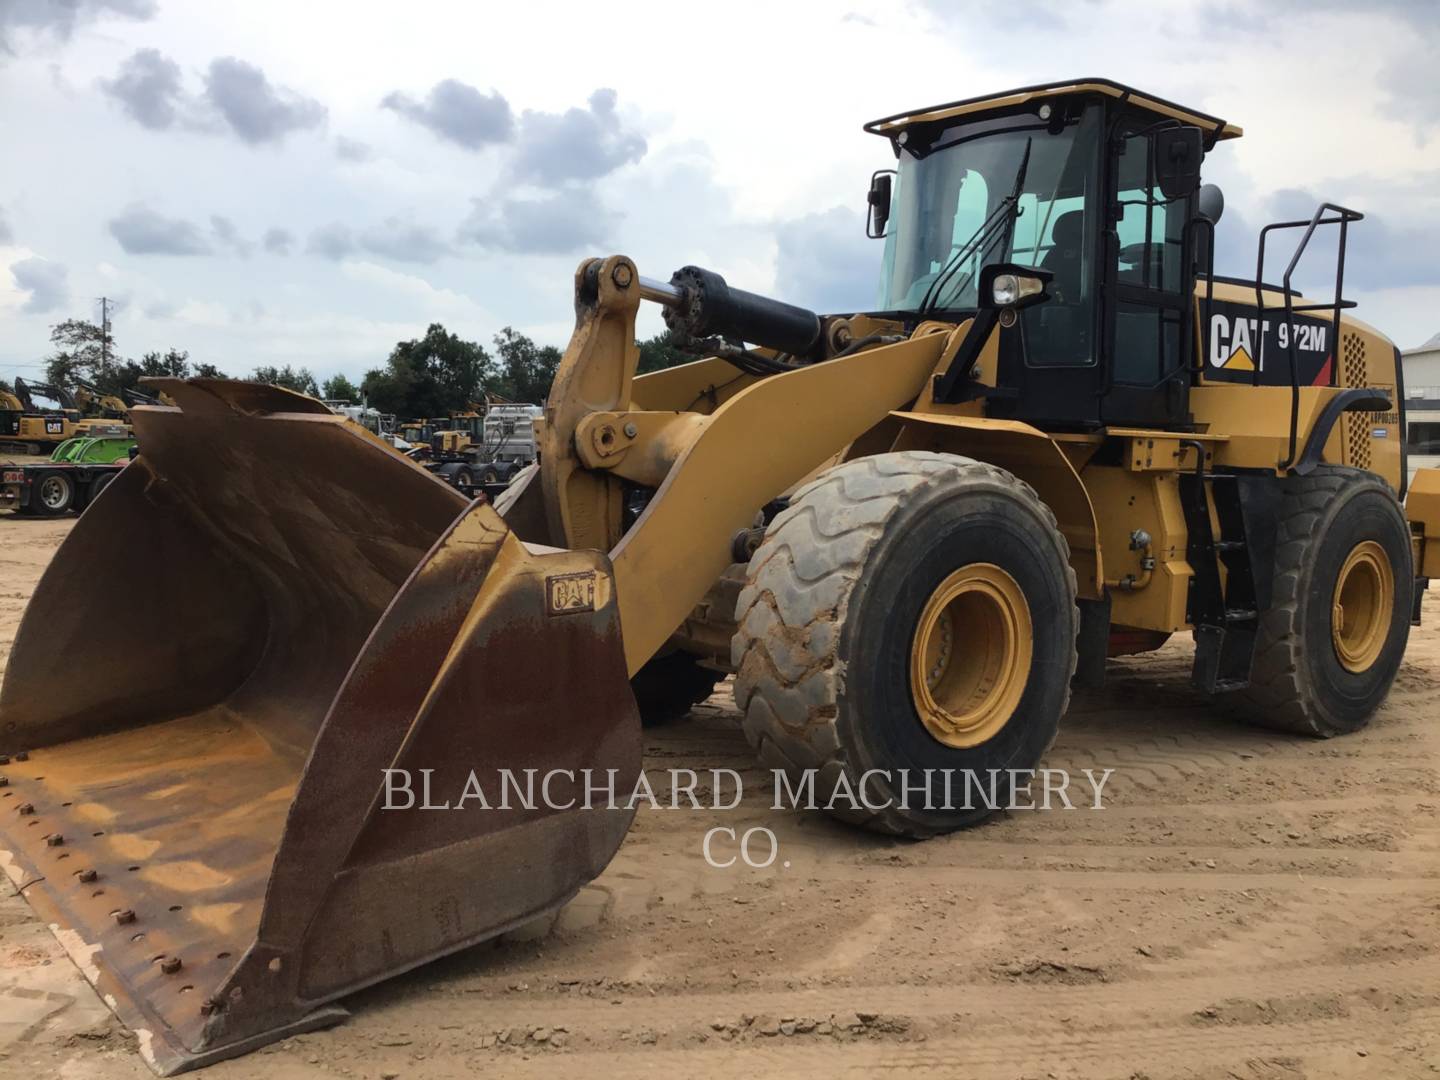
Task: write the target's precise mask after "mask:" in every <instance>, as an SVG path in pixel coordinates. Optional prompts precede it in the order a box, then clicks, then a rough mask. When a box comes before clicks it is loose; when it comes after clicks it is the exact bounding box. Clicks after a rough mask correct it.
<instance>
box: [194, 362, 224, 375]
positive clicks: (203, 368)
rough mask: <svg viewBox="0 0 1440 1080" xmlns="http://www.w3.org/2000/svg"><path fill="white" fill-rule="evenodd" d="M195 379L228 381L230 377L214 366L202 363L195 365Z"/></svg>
mask: <svg viewBox="0 0 1440 1080" xmlns="http://www.w3.org/2000/svg"><path fill="white" fill-rule="evenodd" d="M195 377H196V378H197V379H228V378H230V376H229V375H226V374H225V372H223V371H221V370H220V369H219V368H218V367H216V366H215V365H214V364H206V363H200V364H196V365H195Z"/></svg>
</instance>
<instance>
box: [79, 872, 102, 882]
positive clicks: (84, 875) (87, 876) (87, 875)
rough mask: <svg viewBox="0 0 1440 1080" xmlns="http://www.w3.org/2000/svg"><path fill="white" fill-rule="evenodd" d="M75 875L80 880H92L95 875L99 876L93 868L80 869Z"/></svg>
mask: <svg viewBox="0 0 1440 1080" xmlns="http://www.w3.org/2000/svg"><path fill="white" fill-rule="evenodd" d="M75 876H76V877H77V878H79V879H80V880H81V881H94V880H95V879H96V878H97V877H99V875H98V874H96V873H95V871H94V870H81V871H80V872H79V873H78V874H76V875H75Z"/></svg>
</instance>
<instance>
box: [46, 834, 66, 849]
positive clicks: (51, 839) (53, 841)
mask: <svg viewBox="0 0 1440 1080" xmlns="http://www.w3.org/2000/svg"><path fill="white" fill-rule="evenodd" d="M45 843H46V844H48V845H49V846H50V847H59V846H60V845H62V844H63V843H65V837H63V836H61V835H60V834H59V833H58V832H57V833H51V834H50V835H49V836H47V837H45Z"/></svg>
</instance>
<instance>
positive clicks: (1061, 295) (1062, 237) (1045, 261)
mask: <svg viewBox="0 0 1440 1080" xmlns="http://www.w3.org/2000/svg"><path fill="white" fill-rule="evenodd" d="M1050 241H1051V247H1050V250H1049V251H1047V252H1046V253H1045V254H1044V256H1043V257H1042V258H1041V260H1040V266H1041V268H1042V269H1045V270H1049V271H1050V272H1051V273H1052V274H1054V275H1055V277H1054V278H1053V279H1052V280H1051V282H1050V294H1051V296H1053V297H1055V299H1056V300H1058V301H1059V302H1060V303H1062V304H1078V303H1079V302H1080V297H1081V282H1082V281H1083V273H1084V261H1085V260H1084V257H1083V256H1084V243H1085V213H1084V211H1082V210H1069V211H1066V212H1065V213H1063V214H1061V215H1060V216H1059V217H1057V218H1056V219H1055V225H1054V227H1053V228H1052V229H1051V230H1050Z"/></svg>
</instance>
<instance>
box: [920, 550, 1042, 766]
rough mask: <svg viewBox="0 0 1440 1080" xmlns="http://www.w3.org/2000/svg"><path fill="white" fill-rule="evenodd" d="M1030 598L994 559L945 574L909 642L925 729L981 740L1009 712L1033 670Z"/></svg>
mask: <svg viewBox="0 0 1440 1080" xmlns="http://www.w3.org/2000/svg"><path fill="white" fill-rule="evenodd" d="M1033 650H1034V634H1033V628H1032V624H1031V622H1030V605H1029V604H1027V603H1026V602H1025V594H1024V593H1023V592H1021V590H1020V586H1019V585H1018V584H1016V582H1015V579H1014V578H1013V577H1011V576H1010V575H1009V574H1007V573H1006V572H1005V571H1004V570H1002V569H1000V567H998V566H996V565H994V564H993V563H971V564H970V565H969V566H964V567H961V568H960V569H959V570H956V571H955V572H954V573H953V574H951V575H950V576H949V577H947V578H946V579H945V580H944V581H942V582H941V583H940V585H939V587H938V588H937V589H936V590H935V592H934V593H932V594H931V596H930V599H929V600H928V601H927V602H926V604H925V609H924V610H923V611H922V612H921V613H920V622H919V624H918V625H917V626H916V628H915V638H914V640H913V641H912V642H911V646H910V690H911V694H912V695H913V696H914V699H915V707H916V709H917V710H918V711H919V713H920V720H921V722H922V723H924V725H925V728H926V730H927V731H929V732H930V734H931V735H933V736H934V737H935V738H936V739H938V740H940V742H942V743H944V744H945V745H946V746H954V747H962V748H963V747H967V746H978V745H980V744H981V743H983V742H986V741H987V740H989V739H991V738H993V737H994V736H995V735H996V733H997V732H999V731H1000V729H1001V728H1003V727H1004V726H1005V724H1006V722H1007V721H1008V720H1009V719H1010V717H1011V715H1012V714H1013V713H1014V711H1015V707H1016V706H1017V705H1018V704H1019V703H1020V696H1021V695H1022V694H1023V693H1024V692H1025V683H1026V680H1027V679H1028V677H1029V674H1030V657H1031V654H1032V652H1033Z"/></svg>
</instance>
